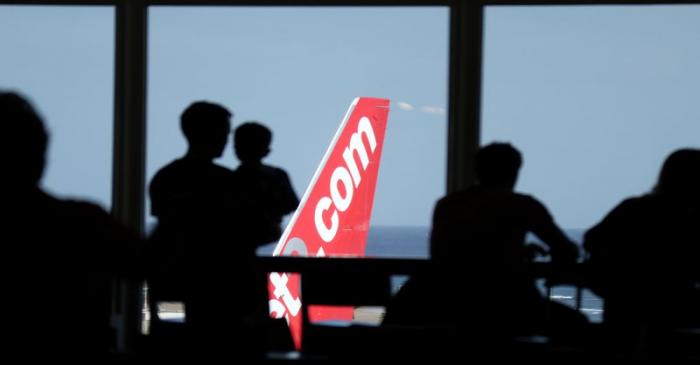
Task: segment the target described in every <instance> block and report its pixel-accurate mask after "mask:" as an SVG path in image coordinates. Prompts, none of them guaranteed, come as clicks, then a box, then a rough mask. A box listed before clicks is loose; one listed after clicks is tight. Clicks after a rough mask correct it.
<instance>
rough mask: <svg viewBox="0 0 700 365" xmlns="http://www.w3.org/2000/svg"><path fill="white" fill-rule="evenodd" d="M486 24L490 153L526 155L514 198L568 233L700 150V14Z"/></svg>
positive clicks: (613, 11) (564, 15)
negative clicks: (509, 147) (685, 152)
mask: <svg viewBox="0 0 700 365" xmlns="http://www.w3.org/2000/svg"><path fill="white" fill-rule="evenodd" d="M485 24H486V28H485V29H486V32H485V41H484V45H485V55H484V66H485V68H484V94H483V118H482V120H483V127H482V132H483V133H482V141H483V142H489V141H492V140H509V141H512V142H513V143H514V144H516V145H517V146H518V147H520V148H521V149H522V151H523V153H524V157H525V164H524V166H523V169H522V173H521V180H520V183H519V184H518V186H517V188H518V189H520V190H522V191H526V192H531V193H533V194H535V195H536V196H538V197H540V198H541V199H542V200H543V201H544V202H545V204H546V205H547V206H548V207H549V208H550V210H551V211H552V213H553V214H554V215H555V217H556V219H557V221H559V223H560V224H561V225H562V226H564V227H568V228H588V227H589V226H591V225H592V224H594V223H596V222H597V221H599V220H600V219H601V218H602V217H603V215H604V214H605V213H606V212H607V211H609V210H610V209H611V208H612V207H613V206H614V205H615V204H617V203H618V202H620V200H621V199H623V198H624V197H628V196H630V195H638V194H642V193H644V192H647V191H649V190H650V189H651V187H652V186H653V184H654V182H655V180H656V177H657V174H658V171H659V168H660V166H661V163H662V162H663V160H664V158H665V157H666V156H667V155H668V154H669V152H671V151H672V150H674V149H676V148H679V147H686V146H693V147H696V148H699V147H700V103H699V102H698V100H700V6H628V7H619V6H618V7H616V6H595V7H505V8H498V7H493V8H489V9H488V10H487V12H486V23H485Z"/></svg>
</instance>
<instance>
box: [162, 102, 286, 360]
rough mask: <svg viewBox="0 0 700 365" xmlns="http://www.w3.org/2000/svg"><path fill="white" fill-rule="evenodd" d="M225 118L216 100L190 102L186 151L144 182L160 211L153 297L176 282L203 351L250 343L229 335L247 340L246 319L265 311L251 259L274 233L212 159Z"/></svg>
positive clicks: (219, 149)
mask: <svg viewBox="0 0 700 365" xmlns="http://www.w3.org/2000/svg"><path fill="white" fill-rule="evenodd" d="M230 119H231V113H230V112H229V111H228V110H227V109H225V108H224V107H222V106H220V105H217V104H212V103H208V102H195V103H193V104H192V105H190V106H189V107H188V108H187V109H186V110H185V111H184V112H183V113H182V116H181V118H180V122H181V128H182V132H183V134H184V135H185V138H186V139H187V142H188V150H187V153H186V154H185V155H184V156H183V157H181V158H179V159H177V160H175V161H173V162H171V163H170V164H168V165H167V166H165V167H163V168H162V169H161V170H160V171H158V173H156V175H155V177H154V178H153V180H152V181H151V185H150V194H151V204H152V205H151V208H152V211H151V213H152V214H153V215H154V216H155V217H156V218H158V225H157V227H156V229H155V231H154V232H153V235H152V237H151V245H150V246H151V248H150V250H149V251H150V252H151V254H150V255H149V256H150V257H151V262H152V265H151V266H152V268H153V270H152V272H151V275H150V280H149V283H150V285H151V286H152V288H153V295H154V296H155V298H154V300H157V299H158V292H159V288H160V290H167V291H172V290H176V291H178V290H179V291H180V292H181V295H182V297H183V300H184V303H185V313H186V314H185V315H186V325H187V327H188V330H189V331H190V334H191V336H190V337H189V340H190V341H196V343H193V344H192V345H194V346H197V347H199V349H200V350H204V348H202V347H201V346H204V347H206V350H207V351H218V350H224V348H225V349H230V348H231V346H234V347H235V346H236V345H237V344H238V345H240V346H239V349H240V348H241V347H245V346H249V345H250V346H252V345H251V344H250V343H249V342H246V341H245V340H237V341H233V338H234V337H235V336H243V339H248V340H250V339H251V337H252V336H251V335H250V333H245V332H247V329H246V328H245V323H246V321H247V320H248V319H250V318H258V319H260V318H268V316H269V315H268V309H267V285H266V281H265V276H264V275H263V274H259V273H255V270H254V262H253V259H254V257H255V250H256V248H257V247H258V246H259V245H261V244H264V243H268V242H271V241H273V240H275V239H277V238H278V236H279V228H278V227H277V226H276V225H275V224H274V223H273V222H272V220H271V219H269V217H267V216H265V214H264V213H263V212H261V211H260V210H259V209H257V207H256V206H255V205H254V204H251V203H250V202H249V200H248V199H247V197H246V196H245V193H244V192H242V191H241V190H240V188H239V187H238V183H237V181H236V177H235V176H234V174H233V171H231V170H229V169H227V168H225V167H223V166H220V165H217V164H215V163H214V162H213V160H214V159H215V158H217V157H220V156H221V155H222V153H223V151H224V148H225V146H226V143H227V140H228V135H229V132H230V130H231V122H230ZM232 232H233V235H232ZM238 332H241V333H238Z"/></svg>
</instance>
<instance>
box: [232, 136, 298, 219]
mask: <svg viewBox="0 0 700 365" xmlns="http://www.w3.org/2000/svg"><path fill="white" fill-rule="evenodd" d="M234 141H235V144H234V148H235V152H236V156H238V159H239V160H240V161H241V163H240V165H239V166H238V168H237V169H236V170H235V174H236V179H237V183H238V186H239V187H240V189H241V190H242V191H245V193H246V195H248V196H249V197H250V199H251V200H252V201H254V202H255V203H256V204H257V205H258V206H259V207H260V208H261V209H262V210H263V211H265V213H267V215H268V216H269V217H270V218H271V219H273V220H274V221H275V222H276V223H277V224H280V223H281V222H282V217H284V216H285V215H287V214H289V213H292V212H293V211H294V210H295V209H296V208H297V206H298V205H299V198H297V195H296V193H295V192H294V189H293V188H292V184H291V182H290V181H289V176H288V175H287V173H286V172H285V171H284V170H282V169H281V168H278V167H274V166H269V165H265V164H263V163H262V159H263V158H265V157H266V156H267V155H268V154H269V153H270V143H271V142H272V132H270V130H269V129H268V128H267V127H265V126H264V125H262V124H259V123H257V122H247V123H243V124H241V125H240V126H239V127H238V128H236V133H235V137H234Z"/></svg>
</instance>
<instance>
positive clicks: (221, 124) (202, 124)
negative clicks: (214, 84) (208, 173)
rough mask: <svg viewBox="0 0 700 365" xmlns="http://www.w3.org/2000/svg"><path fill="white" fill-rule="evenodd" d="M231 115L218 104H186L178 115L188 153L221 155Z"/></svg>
mask: <svg viewBox="0 0 700 365" xmlns="http://www.w3.org/2000/svg"><path fill="white" fill-rule="evenodd" d="M231 117H232V114H231V112H229V111H228V109H226V108H224V107H223V106H221V105H219V104H213V103H209V102H205V101H198V102H195V103H193V104H192V105H190V106H188V107H187V109H185V111H184V112H182V116H180V126H181V127H182V133H183V134H184V135H185V138H186V139H187V143H188V144H189V148H190V149H189V151H188V153H190V154H194V155H197V156H200V157H205V158H209V159H214V158H217V157H221V155H222V154H223V152H224V147H226V142H227V141H228V134H229V132H230V131H231Z"/></svg>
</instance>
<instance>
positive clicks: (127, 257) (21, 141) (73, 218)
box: [0, 91, 137, 360]
mask: <svg viewBox="0 0 700 365" xmlns="http://www.w3.org/2000/svg"><path fill="white" fill-rule="evenodd" d="M0 129H2V132H0V139H1V140H0V149H1V150H0V151H1V152H0V163H1V165H0V166H2V169H3V174H2V176H3V177H2V182H1V183H0V187H1V191H2V194H3V203H2V210H3V214H2V217H3V218H2V229H1V230H0V234H2V257H3V258H4V260H3V262H4V264H3V265H2V291H3V295H2V301H1V303H2V304H1V306H0V311H1V312H2V314H3V316H2V321H1V322H2V328H3V331H4V332H5V334H6V335H5V336H3V340H2V341H3V346H2V348H3V351H5V352H17V353H20V354H21V356H22V358H24V359H27V358H32V357H43V356H50V357H51V358H53V359H56V358H62V357H69V358H70V359H71V360H77V359H81V358H93V359H94V358H95V357H97V358H99V357H101V356H104V355H106V354H107V353H108V351H109V350H110V349H113V347H114V344H115V336H114V331H113V330H112V328H111V325H110V313H111V303H112V302H111V301H112V300H113V298H112V292H111V285H112V280H113V279H115V278H119V277H122V278H126V277H133V275H134V274H135V273H134V272H133V271H134V270H136V267H137V265H136V264H137V262H136V259H137V254H136V247H137V245H136V239H135V237H134V236H132V235H130V234H129V233H128V232H127V231H126V229H124V228H123V227H122V226H121V225H119V224H117V223H116V222H115V221H114V220H113V219H112V218H111V217H110V216H109V215H108V214H107V213H106V212H105V211H104V210H102V209H101V208H100V207H98V206H96V205H94V204H90V203H85V202H80V201H74V200H61V199H57V198H55V197H53V196H51V195H49V194H47V193H46V192H44V191H43V190H42V189H41V188H40V187H39V181H40V179H41V177H42V174H43V171H44V165H45V162H46V149H47V143H48V133H47V131H46V129H45V127H44V124H43V121H42V119H41V118H40V117H39V115H38V114H37V113H36V112H35V110H34V109H33V107H32V106H31V105H30V104H29V102H27V101H26V100H25V99H24V98H23V97H21V96H19V95H18V94H15V93H11V92H5V91H0ZM74 178H75V179H79V178H80V177H78V176H76V177H74ZM6 356H8V357H9V356H11V355H6Z"/></svg>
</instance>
